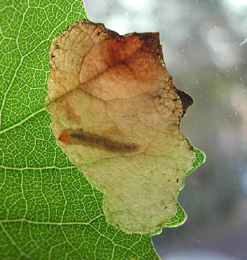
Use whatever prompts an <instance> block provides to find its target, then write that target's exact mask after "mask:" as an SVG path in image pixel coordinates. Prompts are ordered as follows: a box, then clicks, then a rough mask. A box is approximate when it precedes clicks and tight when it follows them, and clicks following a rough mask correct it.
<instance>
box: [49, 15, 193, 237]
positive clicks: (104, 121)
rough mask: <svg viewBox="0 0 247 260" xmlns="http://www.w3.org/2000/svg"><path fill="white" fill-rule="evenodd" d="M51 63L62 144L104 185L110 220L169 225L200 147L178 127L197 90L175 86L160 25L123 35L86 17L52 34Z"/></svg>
mask: <svg viewBox="0 0 247 260" xmlns="http://www.w3.org/2000/svg"><path fill="white" fill-rule="evenodd" d="M50 64H51V67H52V70H51V74H50V77H49V79H48V87H49V88H48V95H47V98H46V106H47V110H48V111H49V114H50V116H51V120H52V129H53V132H54V135H55V137H56V139H57V144H58V145H59V147H61V149H62V150H63V151H64V152H65V153H66V155H67V156H68V158H69V159H70V160H71V162H73V163H74V164H75V165H76V166H77V168H78V169H79V170H80V171H81V172H82V173H83V174H85V176H86V177H87V179H88V180H89V182H90V183H91V184H92V186H93V187H95V188H97V189H99V190H100V191H102V192H103V193H104V201H103V208H104V212H105V216H106V220H107V222H108V223H109V224H111V225H113V226H115V227H119V228H120V229H122V230H123V231H125V232H127V233H149V232H152V231H155V230H157V229H158V228H160V227H162V226H164V224H165V223H166V222H168V221H170V220H171V219H172V218H173V217H174V215H175V214H176V212H177V193H178V190H179V189H180V187H181V183H182V180H183V179H184V177H185V175H186V173H187V172H188V171H189V170H190V169H191V168H192V165H193V162H194V160H195V154H194V152H193V149H192V147H191V145H190V144H189V142H188V141H187V139H186V138H185V137H184V136H183V135H182V134H181V133H180V130H179V122H180V119H181V118H182V116H183V115H184V113H185V111H186V109H187V107H188V106H189V105H191V104H192V98H191V97H190V96H189V95H188V94H186V93H184V92H182V91H179V90H177V89H176V88H175V87H174V85H173V78H172V76H171V75H170V74H169V73H168V72H167V70H166V67H165V63H164V60H163V54H162V49H161V45H160V43H159V33H131V34H126V35H124V36H121V35H119V34H117V33H116V32H113V31H110V30H108V29H106V28H105V27H104V25H103V24H95V23H92V22H90V21H87V20H83V21H80V22H78V23H75V24H73V25H71V26H70V27H69V28H68V29H67V30H65V31H64V32H63V33H62V34H60V35H59V36H58V37H56V38H55V39H54V40H53V42H52V45H51V49H50Z"/></svg>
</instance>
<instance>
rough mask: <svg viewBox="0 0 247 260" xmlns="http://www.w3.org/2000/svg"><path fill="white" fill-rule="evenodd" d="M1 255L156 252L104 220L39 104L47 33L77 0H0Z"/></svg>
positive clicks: (79, 10)
mask: <svg viewBox="0 0 247 260" xmlns="http://www.w3.org/2000/svg"><path fill="white" fill-rule="evenodd" d="M0 10H1V11H0V24H1V31H0V42H1V54H0V75H1V76H0V77H1V78H0V86H1V91H0V99H1V101H0V104H1V107H0V115H1V120H0V123H1V128H0V143H1V146H0V160H1V163H0V165H1V166H0V188H1V191H0V218H1V225H0V259H73V260H74V259H158V256H157V254H156V253H155V251H154V248H153V244H152V241H151V235H127V234H124V233H123V232H122V231H120V230H118V229H115V228H113V227H112V226H110V225H108V224H107V223H106V222H105V218H104V215H103V210H102V194H101V193H100V192H99V191H97V190H95V189H93V188H92V187H91V185H90V184H89V183H88V182H87V180H86V179H85V178H84V176H83V175H82V173H81V172H79V171H78V170H77V169H76V168H75V167H74V166H73V165H72V164H71V163H70V162H69V160H68V159H67V157H66V156H65V155H64V154H63V153H62V152H61V150H60V148H58V147H57V145H56V143H55V138H54V136H53V134H52V131H51V128H50V119H49V116H48V114H47V112H46V111H45V109H44V99H45V96H46V92H47V83H46V81H47V78H48V75H49V73H50V65H49V60H48V51H49V48H50V45H51V41H52V39H53V38H54V37H55V36H57V35H58V34H59V33H61V32H62V31H63V30H64V29H66V28H67V27H68V26H69V25H70V24H72V23H74V22H75V21H78V20H80V19H82V18H85V17H86V14H85V9H84V6H83V2H81V1H80V0H73V1H72V0H67V1H63V0H60V1H54V0H42V1H33V0H32V1H28V0H16V1H15V0H13V1H10V0H5V1H1V2H0Z"/></svg>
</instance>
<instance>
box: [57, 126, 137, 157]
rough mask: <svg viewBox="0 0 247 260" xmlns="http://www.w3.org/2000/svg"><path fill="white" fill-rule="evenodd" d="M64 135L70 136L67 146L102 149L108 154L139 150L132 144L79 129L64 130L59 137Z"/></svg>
mask: <svg viewBox="0 0 247 260" xmlns="http://www.w3.org/2000/svg"><path fill="white" fill-rule="evenodd" d="M65 133H67V134H68V135H69V136H70V139H69V141H68V142H67V144H76V145H84V146H91V147H95V148H98V149H104V150H107V151H110V152H120V153H128V152H137V151H138V150H139V146H138V145H136V144H134V143H123V142H119V141H114V140H112V139H110V138H109V137H104V136H100V135H97V134H93V133H90V132H86V131H83V130H81V129H78V130H72V129H67V130H64V131H63V132H62V133H61V135H64V134H65Z"/></svg>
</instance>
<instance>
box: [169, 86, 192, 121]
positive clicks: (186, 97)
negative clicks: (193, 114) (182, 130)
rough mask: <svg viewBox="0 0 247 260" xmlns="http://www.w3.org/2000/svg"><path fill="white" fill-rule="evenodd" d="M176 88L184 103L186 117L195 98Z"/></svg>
mask: <svg viewBox="0 0 247 260" xmlns="http://www.w3.org/2000/svg"><path fill="white" fill-rule="evenodd" d="M174 88H175V89H176V92H177V94H178V96H179V97H180V99H181V101H182V108H183V114H182V116H184V115H185V113H186V110H187V108H188V107H189V106H191V105H192V104H193V98H192V97H191V96H190V95H189V94H187V93H185V92H183V91H181V90H179V89H177V88H176V87H175V86H174Z"/></svg>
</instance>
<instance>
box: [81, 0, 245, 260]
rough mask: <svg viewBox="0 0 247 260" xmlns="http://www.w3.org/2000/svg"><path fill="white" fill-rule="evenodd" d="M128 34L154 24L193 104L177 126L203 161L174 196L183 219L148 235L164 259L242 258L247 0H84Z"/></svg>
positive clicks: (93, 14)
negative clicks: (181, 189)
mask: <svg viewBox="0 0 247 260" xmlns="http://www.w3.org/2000/svg"><path fill="white" fill-rule="evenodd" d="M85 5H86V11H87V15H88V18H89V19H90V20H91V21H93V22H104V23H105V25H106V27H107V28H109V29H112V30H115V31H117V32H118V33H120V34H125V33H129V32H133V31H137V32H146V31H159V32H160V38H161V44H162V45H163V52H164V58H165V62H166V65H167V68H168V71H169V72H170V73H171V74H172V75H173V77H174V79H175V85H176V87H177V88H179V89H181V90H184V91H186V92H188V93H190V94H191V95H192V96H193V98H194V105H193V106H192V107H190V108H189V109H188V111H187V115H186V117H184V119H183V120H182V123H181V130H182V132H183V134H184V135H185V136H187V137H188V138H189V139H190V141H191V142H192V144H193V145H194V146H195V147H197V148H199V149H201V150H202V151H204V152H205V153H206V155H207V161H206V163H205V164H204V165H202V166H201V167H200V168H199V169H198V170H196V172H194V173H193V174H192V175H191V176H189V177H188V178H187V179H186V186H185V188H184V190H183V191H182V192H181V193H180V195H179V201H180V203H181V205H182V207H183V208H184V209H185V211H186V213H187V215H188V219H187V221H186V223H185V224H184V225H182V226H180V227H177V228H171V229H168V228H166V229H163V232H162V234H160V235H157V236H154V237H153V242H154V245H155V248H156V251H157V252H158V254H159V255H160V257H161V259H165V260H191V259H196V260H204V259H205V260H209V259H210V260H216V259H217V260H246V259H247V64H246V63H247V0H218V1H216V0H208V1H196V0H172V1H171V0H170V1H168V0H85Z"/></svg>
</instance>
